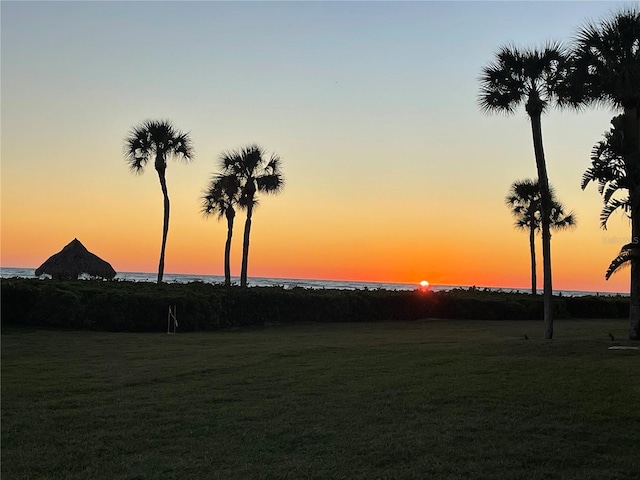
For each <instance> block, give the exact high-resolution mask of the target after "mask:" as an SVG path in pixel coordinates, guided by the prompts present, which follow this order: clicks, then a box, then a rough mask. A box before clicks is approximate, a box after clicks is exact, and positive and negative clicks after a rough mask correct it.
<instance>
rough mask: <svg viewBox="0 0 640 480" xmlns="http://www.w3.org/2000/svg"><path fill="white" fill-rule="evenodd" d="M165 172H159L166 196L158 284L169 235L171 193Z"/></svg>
mask: <svg viewBox="0 0 640 480" xmlns="http://www.w3.org/2000/svg"><path fill="white" fill-rule="evenodd" d="M164 172H165V170H163V169H159V170H158V178H159V179H160V187H161V188H162V195H163V196H164V221H163V224H162V246H161V247H160V261H159V262H158V283H162V277H163V275H164V252H165V249H166V247H167V234H168V233H169V193H168V192H167V180H166V178H165V175H164Z"/></svg>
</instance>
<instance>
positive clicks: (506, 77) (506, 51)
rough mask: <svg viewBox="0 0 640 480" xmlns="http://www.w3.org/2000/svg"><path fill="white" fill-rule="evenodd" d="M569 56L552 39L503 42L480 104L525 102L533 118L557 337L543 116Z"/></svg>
mask: <svg viewBox="0 0 640 480" xmlns="http://www.w3.org/2000/svg"><path fill="white" fill-rule="evenodd" d="M565 61H566V56H565V54H564V51H563V49H562V47H561V46H560V45H559V44H556V43H548V44H547V45H545V46H544V47H542V48H541V49H521V50H519V49H517V48H515V47H513V46H503V47H501V48H500V49H499V50H498V53H497V54H496V59H495V61H494V62H493V63H491V64H490V65H488V66H487V67H485V68H483V69H482V74H481V76H480V96H479V104H480V108H481V109H482V110H483V111H485V112H487V113H494V112H499V113H505V114H512V113H514V112H515V110H516V107H518V106H519V105H521V104H524V106H525V110H526V112H527V115H528V116H529V119H530V121H531V133H532V136H533V149H534V153H535V158H536V167H537V171H538V179H539V183H540V192H541V197H542V198H541V202H540V211H541V212H542V219H541V229H542V261H543V266H544V268H543V271H544V323H545V334H544V336H545V338H547V339H550V338H553V311H552V305H551V300H552V294H553V287H552V281H551V230H550V213H551V196H550V192H549V179H548V177H547V165H546V161H545V157H544V147H543V143H542V123H541V116H542V113H544V112H545V111H546V110H547V108H548V107H549V105H550V104H551V103H552V102H553V101H554V100H555V97H556V94H555V89H556V85H557V84H558V82H559V80H560V79H561V77H562V73H563V72H564V68H565V67H564V64H565Z"/></svg>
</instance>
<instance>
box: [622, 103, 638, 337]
mask: <svg viewBox="0 0 640 480" xmlns="http://www.w3.org/2000/svg"><path fill="white" fill-rule="evenodd" d="M623 122H624V124H623V125H624V127H623V133H624V139H625V140H624V144H623V148H624V161H625V167H626V174H627V176H628V177H630V178H633V179H638V178H640V112H639V111H638V109H637V108H629V107H627V108H625V109H624V117H623ZM629 196H630V203H631V243H633V244H636V245H637V244H638V242H639V240H640V193H638V192H637V191H634V192H630V195H629ZM634 253H635V254H637V253H638V252H637V251H636V252H634ZM629 296H630V299H629V338H630V339H631V340H640V262H638V260H637V259H636V258H635V255H633V256H632V258H631V285H630V289H629Z"/></svg>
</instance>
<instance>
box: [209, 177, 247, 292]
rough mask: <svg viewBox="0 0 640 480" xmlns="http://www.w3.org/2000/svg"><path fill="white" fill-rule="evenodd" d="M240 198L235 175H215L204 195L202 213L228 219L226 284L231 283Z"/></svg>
mask: <svg viewBox="0 0 640 480" xmlns="http://www.w3.org/2000/svg"><path fill="white" fill-rule="evenodd" d="M239 200H240V182H239V180H238V178H237V177H236V176H235V175H214V176H213V177H212V178H211V181H210V182H209V186H208V187H207V188H206V189H205V191H204V193H203V196H202V213H204V215H205V216H209V215H213V214H216V215H217V216H218V220H220V219H221V218H222V216H225V217H226V219H227V241H226V243H225V245H224V284H225V286H227V287H228V286H230V285H231V261H230V259H231V239H232V237H233V222H234V219H235V216H236V210H235V208H234V206H235V205H237V204H238V202H239Z"/></svg>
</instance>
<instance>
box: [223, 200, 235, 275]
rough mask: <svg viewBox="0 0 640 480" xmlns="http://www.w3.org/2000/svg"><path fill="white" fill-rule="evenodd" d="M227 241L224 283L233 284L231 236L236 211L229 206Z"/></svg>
mask: <svg viewBox="0 0 640 480" xmlns="http://www.w3.org/2000/svg"><path fill="white" fill-rule="evenodd" d="M225 214H226V216H227V242H226V243H225V245H224V285H225V287H230V286H231V238H232V237H233V219H234V217H235V215H236V212H235V211H234V210H233V208H231V207H230V208H227V210H226V212H225Z"/></svg>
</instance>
